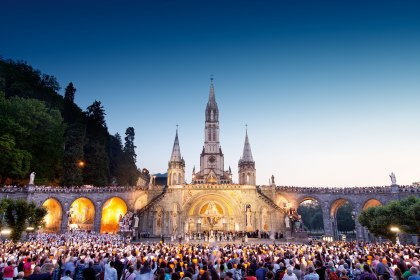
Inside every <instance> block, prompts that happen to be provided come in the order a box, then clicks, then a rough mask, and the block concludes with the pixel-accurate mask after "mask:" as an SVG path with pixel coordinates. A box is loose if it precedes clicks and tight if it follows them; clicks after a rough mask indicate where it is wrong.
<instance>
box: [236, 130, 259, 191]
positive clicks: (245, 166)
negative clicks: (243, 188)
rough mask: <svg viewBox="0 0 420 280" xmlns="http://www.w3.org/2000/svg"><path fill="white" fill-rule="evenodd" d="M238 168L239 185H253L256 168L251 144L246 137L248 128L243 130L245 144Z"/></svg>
mask: <svg viewBox="0 0 420 280" xmlns="http://www.w3.org/2000/svg"><path fill="white" fill-rule="evenodd" d="M238 169H239V184H241V185H255V184H256V170H255V161H254V159H253V157H252V152H251V145H250V144H249V139H248V128H247V129H246V132H245V144H244V151H243V153H242V157H241V158H240V159H239V162H238Z"/></svg>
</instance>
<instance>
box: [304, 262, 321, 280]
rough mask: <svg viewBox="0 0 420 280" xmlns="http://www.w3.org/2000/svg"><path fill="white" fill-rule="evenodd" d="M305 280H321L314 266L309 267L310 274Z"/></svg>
mask: <svg viewBox="0 0 420 280" xmlns="http://www.w3.org/2000/svg"><path fill="white" fill-rule="evenodd" d="M303 280H319V275H318V273H316V272H315V267H313V266H312V265H310V266H309V267H308V274H306V275H305V276H303Z"/></svg>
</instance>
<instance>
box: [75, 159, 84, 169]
mask: <svg viewBox="0 0 420 280" xmlns="http://www.w3.org/2000/svg"><path fill="white" fill-rule="evenodd" d="M77 166H79V167H80V168H83V167H85V162H84V161H83V160H79V162H78V163H77Z"/></svg>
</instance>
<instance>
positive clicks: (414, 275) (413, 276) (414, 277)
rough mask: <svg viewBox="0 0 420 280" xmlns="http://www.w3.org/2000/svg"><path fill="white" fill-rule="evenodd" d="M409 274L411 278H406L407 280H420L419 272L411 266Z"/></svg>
mask: <svg viewBox="0 0 420 280" xmlns="http://www.w3.org/2000/svg"><path fill="white" fill-rule="evenodd" d="M410 273H411V276H410V277H408V280H420V276H419V270H418V268H417V267H415V266H412V267H411V268H410Z"/></svg>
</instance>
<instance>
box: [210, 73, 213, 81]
mask: <svg viewBox="0 0 420 280" xmlns="http://www.w3.org/2000/svg"><path fill="white" fill-rule="evenodd" d="M213 80H214V76H213V74H211V75H210V83H213Z"/></svg>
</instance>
